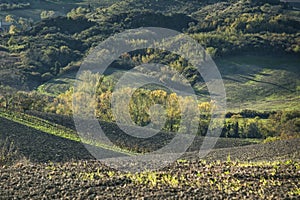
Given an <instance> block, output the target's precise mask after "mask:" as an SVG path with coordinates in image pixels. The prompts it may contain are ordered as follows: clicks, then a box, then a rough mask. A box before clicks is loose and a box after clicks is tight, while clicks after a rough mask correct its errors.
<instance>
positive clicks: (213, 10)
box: [0, 0, 300, 138]
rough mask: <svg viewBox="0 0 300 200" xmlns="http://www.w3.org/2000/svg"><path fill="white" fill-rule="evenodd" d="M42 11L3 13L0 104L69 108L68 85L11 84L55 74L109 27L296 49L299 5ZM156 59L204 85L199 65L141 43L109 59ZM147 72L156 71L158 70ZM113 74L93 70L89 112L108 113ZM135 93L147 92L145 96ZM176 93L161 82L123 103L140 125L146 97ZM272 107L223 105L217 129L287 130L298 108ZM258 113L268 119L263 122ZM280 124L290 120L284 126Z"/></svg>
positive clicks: (214, 50) (208, 44)
mask: <svg viewBox="0 0 300 200" xmlns="http://www.w3.org/2000/svg"><path fill="white" fill-rule="evenodd" d="M24 2H25V1H24ZM24 2H23V1H22V2H19V3H10V2H7V1H0V3H1V4H0V9H2V7H3V6H4V5H6V4H9V6H10V8H8V7H7V8H5V9H16V8H22V6H25V4H26V3H24ZM29 5H30V4H29V3H28V4H26V6H29ZM1 6H2V7H1ZM41 17H42V21H40V22H37V23H35V24H34V23H33V21H32V20H30V19H24V18H20V17H17V16H11V15H8V16H6V18H5V21H7V22H11V23H12V25H11V27H10V29H9V31H8V32H1V35H2V37H1V39H0V50H1V51H6V52H8V53H3V54H1V56H2V55H3V57H1V60H3V65H1V71H0V73H1V74H2V75H3V77H1V80H0V84H1V87H0V89H1V93H0V97H1V106H2V107H4V108H5V109H15V110H20V111H25V110H32V109H33V110H34V109H36V110H40V111H47V112H55V113H58V114H63V115H70V114H72V109H71V96H72V95H73V93H72V92H73V91H72V88H70V89H69V90H67V91H66V92H64V93H62V94H60V95H59V96H57V97H49V96H47V95H44V94H43V95H42V94H39V93H38V92H34V91H31V92H20V91H19V92H18V91H17V89H20V88H21V87H20V84H23V85H26V87H22V88H21V89H27V90H33V89H35V88H36V87H38V86H39V85H41V84H43V83H45V82H47V81H49V80H53V78H55V77H57V76H61V75H64V74H67V73H70V72H72V71H73V72H74V71H76V70H77V69H78V67H79V66H80V61H81V60H82V59H83V58H84V56H85V55H86V54H87V53H88V51H89V50H91V49H93V48H94V47H95V46H96V45H97V44H98V43H99V42H101V41H103V40H104V39H106V38H107V37H109V36H110V35H113V34H115V33H118V32H122V31H123V30H125V29H131V28H138V27H147V26H158V27H164V28H170V29H175V30H177V31H180V32H184V33H186V34H188V35H190V36H192V37H193V38H195V39H196V40H197V41H198V42H199V43H200V44H201V45H202V46H203V47H204V48H205V49H206V51H207V52H208V53H209V54H210V55H211V56H213V57H222V56H225V55H233V54H236V53H239V52H256V53H257V52H263V53H264V54H268V53H274V52H275V53H276V54H281V55H284V54H293V55H300V39H299V38H300V37H299V36H300V32H299V27H300V23H299V17H300V14H299V11H296V10H293V8H292V7H291V6H289V5H287V4H284V3H281V2H280V1H277V0H263V1H257V0H240V1H239V0H228V1H226V0H224V1H214V0H207V1H196V0H195V1H194V0H193V1H189V0H181V1H179V0H176V1H174V0H164V1H163V0H147V1H141V0H124V1H118V2H116V3H114V4H112V5H110V4H107V6H102V7H95V6H94V4H93V3H91V4H90V5H89V6H86V7H77V8H74V9H72V10H71V11H70V12H69V13H68V14H67V15H66V16H60V17H55V14H54V13H53V12H50V11H43V12H42V13H41ZM157 61H159V62H161V63H163V64H168V65H169V66H171V67H172V68H174V69H175V70H177V71H178V72H180V73H181V74H183V75H184V77H185V78H187V80H188V82H189V83H190V84H191V85H192V86H193V87H194V89H195V91H196V92H197V95H199V96H201V97H202V96H205V95H207V90H206V88H205V87H202V86H199V83H201V82H203V81H202V79H201V76H200V75H199V73H197V71H196V70H195V68H193V67H192V66H191V65H190V63H188V62H187V61H186V60H185V59H183V58H181V57H180V56H176V55H172V54H168V53H166V52H162V51H158V50H153V49H143V50H139V51H135V52H128V54H126V55H123V56H122V57H120V59H119V60H117V61H116V62H114V63H113V64H112V66H111V67H112V68H114V69H118V70H124V69H131V68H132V67H134V66H137V65H140V64H143V63H152V62H153V63H155V62H157ZM9 73H13V74H15V75H16V78H14V79H11V78H6V80H5V77H7V76H6V74H9ZM143 73H147V72H143ZM151 73H152V74H155V75H157V76H159V74H160V72H151ZM117 76H118V75H116V74H113V75H111V76H106V77H98V79H99V80H102V82H101V84H100V85H99V87H98V91H97V93H96V95H97V98H98V99H97V102H96V105H95V106H96V107H97V110H96V111H95V114H96V116H97V117H98V118H99V119H101V120H106V121H114V118H113V115H112V113H111V111H110V105H109V102H110V98H111V93H112V89H113V86H114V79H115V78H116V77H117ZM176 79H177V77H176V76H175V75H174V76H173V77H172V81H174V82H175V83H177V82H176V81H177V80H176ZM12 80H14V82H16V81H15V80H18V81H20V84H19V85H17V84H11V82H13V81H12ZM6 85H8V86H6ZM203 88H204V89H203ZM128 90H130V88H128ZM125 92H126V91H125ZM142 97H146V100H145V99H143V98H142ZM172 98H173V99H172ZM178 98H182V97H176V96H175V95H174V94H172V93H170V92H168V91H164V90H161V88H156V89H149V88H143V89H140V90H139V91H137V92H136V93H135V95H134V98H133V100H132V104H131V105H130V109H131V115H132V118H133V119H134V121H135V123H137V124H138V125H142V126H144V125H147V124H149V123H150V121H151V119H150V116H149V112H150V111H149V109H150V107H151V105H153V104H154V103H160V104H164V105H168V104H170V101H173V102H176V101H178ZM49 99H51V102H50V103H49ZM158 99H159V100H158ZM170 99H172V100H170ZM157 101H158V102H157ZM186 101H188V100H187V99H186ZM207 102H209V100H207V99H206V100H205V101H203V99H201V100H199V102H198V103H199V107H203V109H204V112H205V113H204V114H203V115H201V117H200V119H195V120H198V121H199V124H200V128H199V130H198V134H201V135H203V134H205V133H206V130H207V128H208V123H209V119H210V114H208V112H209V111H210V110H211V108H212V107H213V105H212V104H210V103H207ZM140 111H143V112H140ZM179 113H180V112H179V110H178V106H176V103H174V105H172V106H169V108H167V114H166V115H167V123H166V124H165V127H164V129H165V130H168V131H177V130H178V129H179V123H180V115H179ZM278 113H279V112H276V113H255V111H243V112H240V113H228V114H227V117H228V120H227V121H226V122H225V125H224V131H223V133H222V136H224V137H251V138H266V137H268V136H278V135H279V134H281V135H285V136H289V135H293V134H294V133H296V132H298V131H299V129H298V128H299V120H298V118H299V116H296V117H294V118H291V119H288V120H284V119H281V118H282V117H283V118H284V116H285V115H287V114H286V113H281V114H278ZM261 119H264V120H269V121H270V122H268V123H263V122H262V121H263V120H261ZM279 119H280V120H279ZM279 121H280V122H279ZM273 123H276V124H277V125H276V126H272V127H273V128H274V127H276V130H273V129H272V127H271V126H269V124H273ZM265 124H268V125H265ZM287 126H288V127H290V128H289V129H285V127H287ZM284 130H286V131H287V132H284Z"/></svg>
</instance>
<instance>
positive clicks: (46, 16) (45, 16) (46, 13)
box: [41, 10, 56, 19]
mask: <svg viewBox="0 0 300 200" xmlns="http://www.w3.org/2000/svg"><path fill="white" fill-rule="evenodd" d="M55 15H56V13H55V11H53V10H49V11H47V10H44V11H42V12H41V19H49V18H53V17H55Z"/></svg>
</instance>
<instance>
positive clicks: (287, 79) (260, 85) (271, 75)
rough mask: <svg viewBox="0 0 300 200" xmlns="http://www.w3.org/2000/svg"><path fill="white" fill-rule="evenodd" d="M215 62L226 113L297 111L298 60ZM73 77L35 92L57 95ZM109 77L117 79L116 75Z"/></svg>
mask: <svg viewBox="0 0 300 200" xmlns="http://www.w3.org/2000/svg"><path fill="white" fill-rule="evenodd" d="M215 62H216V64H217V66H218V68H219V70H220V72H221V75H222V77H223V81H224V84H225V89H226V95H227V103H228V111H234V112H238V111H241V110H244V109H252V110H260V111H270V110H298V109H300V106H299V103H298V102H299V100H300V81H299V78H298V75H299V73H300V71H299V70H300V66H299V63H300V59H299V58H297V57H295V56H289V55H284V56H271V55H270V56H256V55H239V56H231V57H226V58H219V59H216V60H215ZM75 76H76V73H71V74H65V75H62V76H60V77H58V78H54V79H52V80H50V81H49V82H47V83H45V84H43V85H41V86H40V87H39V88H38V91H39V92H41V93H46V94H50V95H54V96H55V95H58V94H60V93H62V92H65V91H66V90H67V89H69V88H70V86H72V84H73V83H74V78H75ZM110 76H111V77H114V76H116V77H119V76H120V74H119V73H112V75H110ZM203 87H204V88H205V85H204V84H203Z"/></svg>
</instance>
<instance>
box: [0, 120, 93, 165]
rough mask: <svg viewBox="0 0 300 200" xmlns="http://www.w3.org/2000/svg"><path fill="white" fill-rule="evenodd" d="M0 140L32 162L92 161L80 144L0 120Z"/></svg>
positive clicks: (91, 157)
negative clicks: (7, 142)
mask: <svg viewBox="0 0 300 200" xmlns="http://www.w3.org/2000/svg"><path fill="white" fill-rule="evenodd" d="M0 124H1V127H0V140H1V141H6V140H9V141H11V142H13V144H14V146H15V148H16V149H18V152H19V153H20V154H21V155H22V156H24V157H25V158H27V159H29V160H30V161H32V162H48V161H53V162H65V161H69V160H74V159H76V160H78V159H79V160H81V159H85V160H86V159H94V157H93V156H92V155H91V154H90V153H89V152H88V151H87V150H86V148H85V147H84V145H83V144H82V143H80V142H76V141H72V140H68V139H65V138H61V137H57V136H54V135H51V134H48V133H45V132H41V131H38V130H35V129H33V128H30V127H27V126H25V125H22V124H18V123H16V122H13V121H9V120H7V119H4V118H0Z"/></svg>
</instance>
